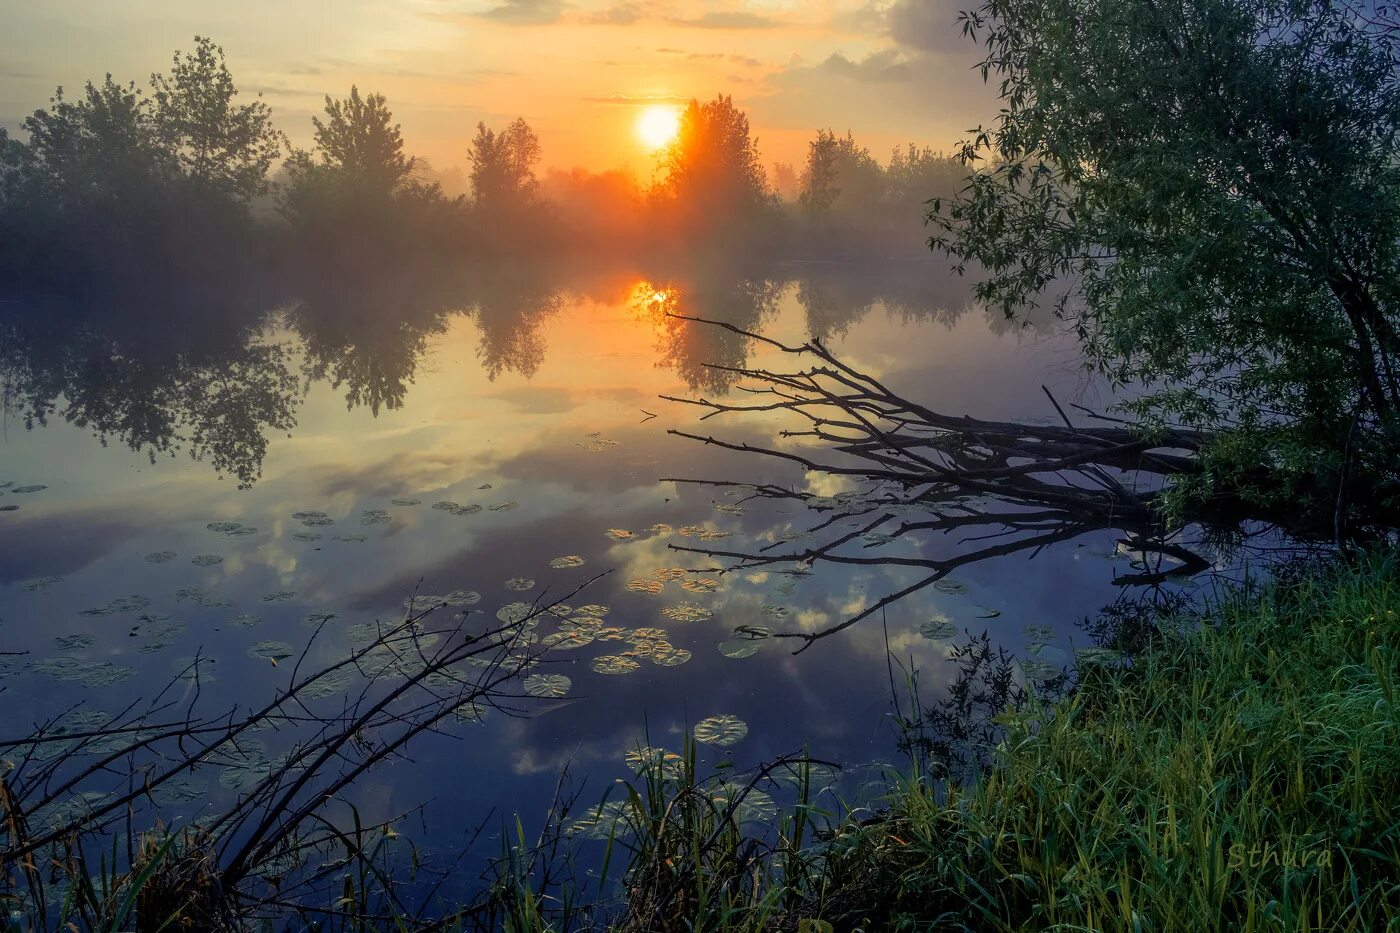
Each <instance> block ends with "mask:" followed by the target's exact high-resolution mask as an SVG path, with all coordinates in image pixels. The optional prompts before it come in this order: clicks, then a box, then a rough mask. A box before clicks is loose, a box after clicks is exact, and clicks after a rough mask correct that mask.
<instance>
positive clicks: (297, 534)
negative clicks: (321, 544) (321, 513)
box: [292, 531, 321, 541]
mask: <svg viewBox="0 0 1400 933" xmlns="http://www.w3.org/2000/svg"><path fill="white" fill-rule="evenodd" d="M292 539H293V540H296V541H320V540H321V536H320V535H318V534H316V533H315V532H314V531H294V532H292Z"/></svg>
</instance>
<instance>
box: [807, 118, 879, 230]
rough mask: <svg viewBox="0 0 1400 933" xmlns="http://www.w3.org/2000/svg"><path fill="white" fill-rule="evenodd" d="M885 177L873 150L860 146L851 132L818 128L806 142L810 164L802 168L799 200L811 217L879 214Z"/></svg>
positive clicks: (870, 215) (808, 162)
mask: <svg viewBox="0 0 1400 933" xmlns="http://www.w3.org/2000/svg"><path fill="white" fill-rule="evenodd" d="M884 188H885V178H884V172H883V170H882V169H881V168H880V163H879V162H877V161H875V158H874V157H873V156H871V154H870V150H869V149H866V148H865V147H864V146H857V145H856V141H855V139H854V138H853V137H852V136H851V134H850V132H849V131H848V132H847V133H846V135H845V136H844V137H841V136H837V135H836V134H835V133H833V132H832V131H831V130H819V131H818V132H817V138H816V139H814V140H812V141H811V142H810V143H808V144H807V164H806V166H804V167H803V169H802V191H801V194H799V195H798V198H797V200H798V203H799V204H800V205H802V209H803V211H804V212H805V213H806V214H807V215H808V216H809V217H812V218H817V217H822V216H826V215H830V214H833V213H835V214H842V215H845V216H847V217H853V216H859V217H872V216H876V215H877V214H878V212H879V210H880V207H881V201H882V200H883V198H884Z"/></svg>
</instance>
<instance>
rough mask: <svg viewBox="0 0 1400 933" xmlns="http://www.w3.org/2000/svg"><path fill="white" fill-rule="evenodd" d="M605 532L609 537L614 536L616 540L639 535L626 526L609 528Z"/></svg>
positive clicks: (624, 539) (625, 539)
mask: <svg viewBox="0 0 1400 933" xmlns="http://www.w3.org/2000/svg"><path fill="white" fill-rule="evenodd" d="M604 534H606V535H607V536H608V537H609V538H612V539H613V540H614V541H627V540H629V539H631V538H635V537H637V536H636V535H635V534H633V533H632V532H630V531H628V530H627V529H626V528H609V529H608V530H607V531H605V532H604Z"/></svg>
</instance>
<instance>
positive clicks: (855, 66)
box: [817, 49, 911, 81]
mask: <svg viewBox="0 0 1400 933" xmlns="http://www.w3.org/2000/svg"><path fill="white" fill-rule="evenodd" d="M817 67H818V68H820V69H821V70H822V71H825V72H828V73H829V74H834V75H840V76H841V77H843V78H850V79H851V80H853V81H903V80H905V79H906V78H908V77H909V76H910V71H911V68H910V63H909V62H908V61H907V60H906V59H905V58H904V56H903V55H902V54H901V53H900V52H898V51H896V50H894V49H885V50H883V51H880V52H871V53H870V54H869V55H867V56H866V57H865V58H862V59H860V60H859V61H853V60H851V59H849V58H847V57H846V56H844V55H842V54H841V53H840V52H833V53H832V55H831V57H829V58H827V59H826V61H824V62H822V63H821V64H820V65H818V66H817Z"/></svg>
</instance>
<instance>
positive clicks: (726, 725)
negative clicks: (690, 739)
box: [694, 713, 749, 748]
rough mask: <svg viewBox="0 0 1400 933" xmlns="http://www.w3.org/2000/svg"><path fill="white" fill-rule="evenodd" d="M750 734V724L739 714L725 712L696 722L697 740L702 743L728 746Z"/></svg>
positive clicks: (735, 743) (737, 742) (721, 746)
mask: <svg viewBox="0 0 1400 933" xmlns="http://www.w3.org/2000/svg"><path fill="white" fill-rule="evenodd" d="M748 734H749V724H748V723H746V722H744V721H743V720H742V719H740V718H739V717H738V716H732V715H730V714H728V713H724V714H722V715H719V716H710V717H707V718H705V719H702V720H700V721H699V722H697V723H696V724H695V733H694V735H695V741H697V742H699V743H701V744H702V745H715V746H718V747H720V748H728V747H729V746H731V745H737V744H739V743H740V742H742V741H743V739H744V736H746V735H748Z"/></svg>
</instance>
